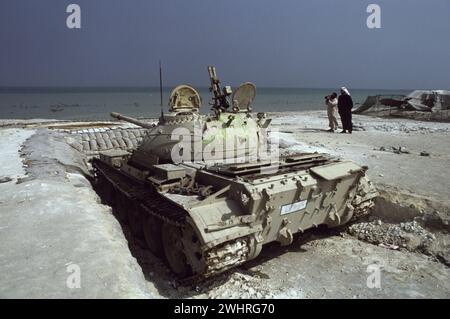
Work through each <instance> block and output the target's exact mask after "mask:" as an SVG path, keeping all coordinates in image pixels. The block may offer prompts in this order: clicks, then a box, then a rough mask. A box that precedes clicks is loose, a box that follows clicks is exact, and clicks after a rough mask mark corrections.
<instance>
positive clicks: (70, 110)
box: [0, 87, 412, 120]
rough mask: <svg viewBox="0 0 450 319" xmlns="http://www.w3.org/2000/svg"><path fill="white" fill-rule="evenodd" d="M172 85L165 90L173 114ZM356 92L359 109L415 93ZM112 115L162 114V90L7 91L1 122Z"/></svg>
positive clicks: (205, 103) (317, 91)
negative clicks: (371, 100) (377, 98)
mask: <svg viewBox="0 0 450 319" xmlns="http://www.w3.org/2000/svg"><path fill="white" fill-rule="evenodd" d="M196 88H197V90H198V91H199V93H200V95H201V97H202V108H201V112H202V113H208V112H209V110H210V107H209V102H210V101H211V93H210V92H209V89H208V88H207V87H196ZM172 89H173V88H172V87H164V88H163V110H164V111H167V110H168V108H167V104H168V100H169V95H170V92H171V90H172ZM349 89H350V93H351V94H352V97H353V101H354V103H355V105H358V104H361V103H363V102H364V100H365V99H366V98H367V96H369V95H377V94H388V95H407V94H409V93H410V92H411V91H412V90H391V89H351V88H349ZM338 91H339V88H293V87H285V88H280V87H259V88H257V95H256V98H255V100H254V102H253V104H252V106H253V110H254V111H255V112H277V111H278V112H286V111H306V110H320V109H325V107H326V106H325V103H324V96H325V95H328V94H330V93H332V92H337V93H338ZM111 112H119V113H124V114H127V115H130V116H135V117H156V116H158V115H159V114H160V113H161V106H160V89H159V87H1V88H0V118H1V119H32V118H42V119H64V120H106V119H110V116H109V114H110V113H111Z"/></svg>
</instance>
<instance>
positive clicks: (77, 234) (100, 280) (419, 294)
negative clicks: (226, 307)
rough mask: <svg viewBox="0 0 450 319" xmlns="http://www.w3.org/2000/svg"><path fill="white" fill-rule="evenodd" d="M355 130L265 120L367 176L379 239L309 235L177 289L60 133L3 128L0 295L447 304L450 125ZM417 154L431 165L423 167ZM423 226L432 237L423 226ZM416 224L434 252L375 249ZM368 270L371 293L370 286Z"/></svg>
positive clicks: (370, 122) (286, 145) (316, 120)
mask: <svg viewBox="0 0 450 319" xmlns="http://www.w3.org/2000/svg"><path fill="white" fill-rule="evenodd" d="M354 123H355V124H356V127H357V129H358V130H356V131H354V133H353V134H352V135H349V134H338V133H334V134H333V133H327V132H325V130H326V129H327V119H326V114H325V112H304V113H278V114H276V116H274V121H273V124H274V127H275V128H278V129H279V133H275V134H279V136H280V146H281V147H282V150H283V151H284V152H294V151H319V152H326V153H330V154H332V155H336V156H340V157H344V158H347V159H352V160H354V161H356V162H357V163H359V164H361V165H367V166H369V176H370V178H371V179H372V180H374V181H375V182H376V185H377V187H378V188H379V189H380V192H381V193H382V196H383V200H384V202H383V201H381V202H380V203H379V205H377V207H378V208H377V211H376V212H375V216H374V217H373V220H369V221H365V222H367V223H372V224H373V225H375V226H373V227H375V228H373V229H374V230H373V233H377V232H379V234H380V235H379V236H378V237H376V236H375V238H366V237H364V236H361V239H363V240H360V239H358V238H359V235H361V234H364V231H365V230H364V229H366V228H364V227H366V226H365V224H364V223H361V224H359V225H355V226H352V227H356V226H358V227H359V228H358V227H356V230H358V231H360V228H362V231H360V232H359V233H358V232H357V231H355V232H354V233H352V235H350V234H349V233H348V232H347V229H339V230H333V231H324V230H314V231H311V232H309V233H307V234H306V235H304V236H302V237H299V238H297V239H296V241H295V242H294V244H293V245H291V246H290V247H288V248H280V247H279V246H278V245H277V244H269V245H267V246H266V247H265V248H264V249H263V251H262V253H261V255H260V256H259V257H258V258H257V259H256V260H254V261H251V262H250V263H248V264H246V265H244V266H242V267H238V268H237V269H235V270H233V271H231V272H229V273H226V274H224V275H221V276H219V277H218V278H215V279H212V280H210V281H208V282H205V283H201V284H199V285H198V286H195V287H177V285H176V283H175V281H174V278H173V276H172V275H171V274H170V272H169V271H168V270H167V268H166V267H165V266H164V264H163V262H162V261H161V260H159V259H157V258H155V257H153V256H152V255H151V253H150V252H148V251H147V250H145V249H143V248H142V247H141V245H139V243H137V242H135V241H134V239H133V238H132V237H130V236H129V235H128V231H127V228H126V227H125V226H123V227H122V229H121V228H120V225H119V224H118V222H117V221H116V220H115V219H114V217H113V215H112V214H111V210H110V208H109V207H106V206H104V205H101V204H99V199H98V197H97V195H96V194H95V192H93V190H92V189H91V187H90V185H89V184H88V182H87V180H86V179H85V178H84V177H83V176H82V173H83V172H84V171H85V170H86V166H85V163H84V160H83V158H82V157H80V156H79V154H77V153H76V152H75V151H74V150H73V149H71V148H70V147H69V148H67V147H68V146H67V144H65V143H64V138H63V137H62V136H61V135H60V134H61V133H57V132H55V131H50V130H46V129H42V128H39V125H36V122H33V126H32V127H33V128H32V129H30V128H13V127H14V125H15V124H14V121H9V122H8V123H7V124H8V128H3V129H0V147H2V149H3V150H7V151H5V152H2V155H1V157H0V165H1V167H2V170H1V171H0V178H2V177H10V178H11V181H9V182H4V183H0V190H1V194H0V254H1V258H0V270H1V272H0V273H1V275H0V296H1V297H17V296H19V297H69V298H70V297H118V298H120V297H123V298H127V297H144V298H145V297H147V298H340V297H343V298H380V297H385V298H397V297H406V298H426V297H427V298H449V297H450V268H449V266H448V264H446V259H445V258H446V253H447V254H448V251H449V250H450V249H449V246H448V244H449V243H448V241H447V240H448V236H447V235H446V234H448V232H449V230H450V229H449V227H448V217H449V215H450V213H449V210H448V207H449V206H450V204H449V199H448V189H450V187H449V186H450V176H449V174H448V167H450V165H449V164H450V153H449V151H448V150H449V149H450V148H449V147H450V124H448V123H447V124H443V123H432V122H417V121H411V120H405V119H378V118H371V117H365V116H355V118H354ZM20 126H21V127H24V126H25V127H30V126H29V125H26V124H24V123H21V125H20ZM27 138H28V140H27ZM392 147H395V148H399V147H403V148H402V152H401V153H400V154H397V153H395V152H394V150H393V149H392ZM380 149H381V150H380ZM19 151H20V154H21V155H22V158H20V157H19ZM424 151H425V152H427V153H428V154H429V156H421V155H420V153H421V152H424ZM405 152H408V153H405ZM446 173H447V174H446ZM17 181H18V182H19V183H16V182H17ZM390 201H392V202H394V205H392V204H391V203H390ZM430 216H432V218H431V217H430ZM425 217H426V218H425ZM418 218H419V219H418ZM420 218H423V219H420ZM431 219H432V220H433V221H434V223H433V224H432V225H433V227H431V226H430V225H431V223H428V224H427V223H425V222H424V221H429V220H431ZM381 220H382V221H383V222H381ZM413 220H414V221H416V220H419V222H421V224H420V225H422V226H423V227H424V228H423V229H422V228H421V226H415V228H414V229H415V230H420V231H421V232H424V236H425V237H426V238H429V237H427V236H429V234H431V233H432V235H433V236H435V238H437V239H436V240H431V241H432V242H433V243H436V242H439V245H438V246H439V247H438V248H433V249H435V250H433V249H431V248H429V249H428V248H427V249H426V250H423V249H422V250H421V249H418V248H417V247H419V245H416V246H411V241H408V242H407V244H406V245H405V246H404V247H403V246H401V247H397V246H395V247H394V246H393V245H391V244H390V243H389V242H385V241H383V238H381V239H380V237H386V236H385V234H384V233H382V232H381V231H382V230H383V227H382V226H384V225H387V224H388V223H389V222H392V225H394V226H395V227H397V226H398V225H400V224H398V223H400V222H404V223H407V224H404V225H403V226H402V227H403V228H405V227H406V226H408V225H409V223H411V222H412V221H413ZM422 221H423V223H422ZM378 223H380V225H381V226H379V227H378V225H379V224H378ZM405 225H406V226H405ZM428 226H430V227H428ZM398 227H400V226H398ZM398 227H397V228H398ZM408 227H409V226H408ZM371 229H372V228H371ZM122 230H123V231H122ZM422 230H423V231H422ZM389 231H390V232H391V228H389ZM24 234H26V236H24ZM413 234H414V232H413ZM421 234H422V233H421ZM394 235H395V236H397V237H398V236H400V235H401V236H403V233H402V234H400V235H398V234H397V233H396V234H394ZM401 236H400V237H401ZM397 237H396V238H397ZM386 238H388V236H387V237H386ZM408 238H409V237H408ZM430 238H431V237H430ZM414 239H417V236H416V237H414ZM127 241H128V245H127ZM377 241H381V242H380V243H379V242H377ZM435 246H436V245H435ZM420 247H422V246H420ZM387 248H390V249H387ZM436 249H437V250H436ZM437 257H439V258H437ZM70 264H77V265H79V266H80V268H81V274H82V279H81V286H82V288H80V289H70V288H67V285H66V281H67V277H68V275H70V274H69V273H68V272H67V266H68V265H70ZM374 269H378V270H379V274H380V277H379V278H380V285H379V287H372V286H371V285H370V283H369V285H368V284H367V283H368V280H369V281H370V278H372V277H370V275H371V274H372V271H373V270H374ZM370 287H372V288H370Z"/></svg>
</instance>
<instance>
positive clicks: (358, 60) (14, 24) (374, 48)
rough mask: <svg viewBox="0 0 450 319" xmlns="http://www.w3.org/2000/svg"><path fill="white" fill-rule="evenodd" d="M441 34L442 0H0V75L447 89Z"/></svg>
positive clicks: (444, 32)
mask: <svg viewBox="0 0 450 319" xmlns="http://www.w3.org/2000/svg"><path fill="white" fill-rule="evenodd" d="M70 3H76V4H79V5H80V7H81V20H82V21H81V29H79V30H74V29H72V30H71V29H68V28H67V27H66V18H67V16H68V14H67V13H66V7H67V5H68V4H70ZM370 3H377V4H379V5H380V6H381V26H382V28H381V29H368V28H367V26H366V19H367V17H368V16H369V14H368V13H367V12H366V8H367V6H368V4H370ZM449 38H450V0H422V1H417V0H386V1H381V0H370V1H365V0H339V1H337V0H307V1H301V0H292V1H291V0H279V1H276V0H271V1H265V0H225V1H211V0H179V1H178V0H177V1H175V0H158V1H156V0H154V1H152V0H127V1H124V0H95V1H93V0H71V1H65V0H39V1H34V0H1V2H0V86H85V87H86V86H87V87H88V86H157V85H158V83H159V82H158V59H161V60H162V62H163V67H164V77H165V85H167V86H172V85H174V84H178V83H180V82H187V83H192V84H194V85H200V86H207V85H208V84H209V82H208V78H207V72H206V66H207V65H208V64H212V65H215V66H216V67H217V71H218V74H219V76H220V77H221V78H222V79H223V81H224V82H227V83H229V84H232V85H236V84H238V82H244V81H252V82H254V83H256V84H257V85H259V86H276V87H284V86H289V87H307V88H311V87H339V86H341V85H346V86H349V87H351V88H388V89H389V88H394V89H399V88H405V89H414V88H441V89H450V41H449Z"/></svg>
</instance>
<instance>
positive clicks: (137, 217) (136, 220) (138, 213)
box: [127, 203, 145, 239]
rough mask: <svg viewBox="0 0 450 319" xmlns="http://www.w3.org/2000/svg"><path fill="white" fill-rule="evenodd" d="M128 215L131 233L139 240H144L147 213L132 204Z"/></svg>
mask: <svg viewBox="0 0 450 319" xmlns="http://www.w3.org/2000/svg"><path fill="white" fill-rule="evenodd" d="M130 204H131V203H130ZM127 213H128V224H129V225H130V229H131V232H132V233H133V235H134V236H136V237H137V238H139V239H144V228H143V225H142V223H143V214H144V213H145V212H143V211H142V209H141V208H140V207H139V206H137V205H135V204H131V205H129V208H128V212H127Z"/></svg>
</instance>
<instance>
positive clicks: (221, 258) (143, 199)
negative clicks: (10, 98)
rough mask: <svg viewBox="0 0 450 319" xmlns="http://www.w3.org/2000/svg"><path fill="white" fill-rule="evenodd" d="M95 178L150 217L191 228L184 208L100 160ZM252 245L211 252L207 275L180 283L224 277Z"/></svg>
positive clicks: (239, 242)
mask: <svg viewBox="0 0 450 319" xmlns="http://www.w3.org/2000/svg"><path fill="white" fill-rule="evenodd" d="M93 166H94V169H95V174H96V175H97V176H99V175H101V176H102V177H103V178H105V179H106V180H107V181H108V183H109V184H110V186H112V187H114V188H115V189H116V190H117V191H118V192H120V193H121V194H123V195H125V196H126V197H127V199H128V200H129V201H130V204H131V203H138V205H139V207H140V208H141V209H142V210H144V211H145V212H146V213H147V214H150V215H151V216H153V217H155V218H158V219H159V220H161V221H162V222H164V223H168V224H171V225H173V226H175V227H180V228H183V227H191V226H190V225H189V224H188V222H187V221H188V215H187V212H186V211H185V210H184V209H182V208H181V207H179V206H177V205H175V204H173V203H171V202H169V201H168V200H167V199H166V198H165V197H163V196H162V195H160V194H159V193H158V192H157V191H156V190H152V189H151V188H149V186H148V185H144V184H139V183H138V182H135V181H133V180H132V179H131V178H128V177H126V176H124V175H123V174H122V173H120V172H118V171H117V170H116V169H114V168H111V167H109V166H107V165H106V164H104V163H102V162H101V161H100V160H98V159H95V160H94V161H93ZM248 252H249V242H248V239H247V238H237V239H235V240H231V241H228V242H226V243H224V244H221V245H219V246H216V247H213V248H209V249H207V250H205V251H204V252H203V256H202V258H203V263H204V272H202V273H199V274H194V275H193V276H190V277H187V278H182V279H180V280H179V283H180V284H182V285H190V284H193V283H196V282H198V281H201V280H203V279H206V278H208V277H210V276H212V275H216V274H219V273H222V272H224V271H226V270H228V269H231V268H233V267H235V266H237V265H240V264H242V263H244V262H245V261H246V260H247V259H248Z"/></svg>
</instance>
